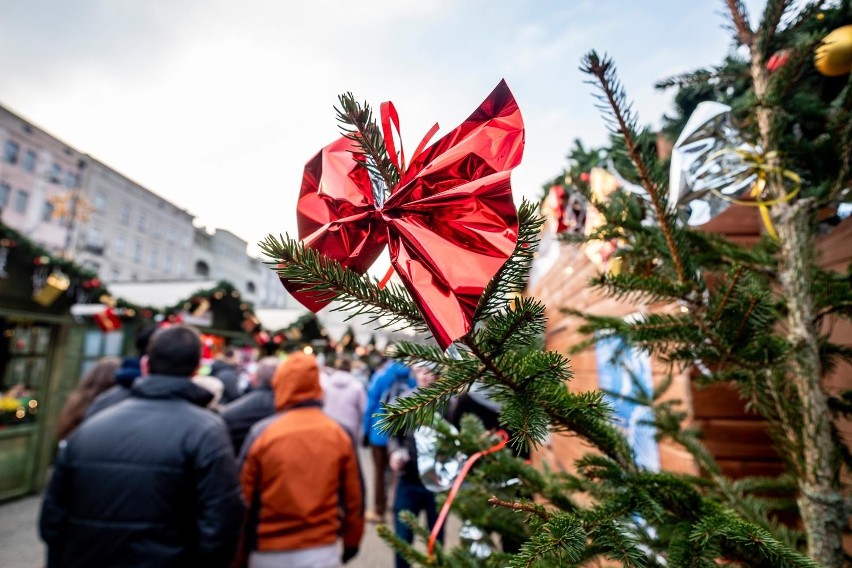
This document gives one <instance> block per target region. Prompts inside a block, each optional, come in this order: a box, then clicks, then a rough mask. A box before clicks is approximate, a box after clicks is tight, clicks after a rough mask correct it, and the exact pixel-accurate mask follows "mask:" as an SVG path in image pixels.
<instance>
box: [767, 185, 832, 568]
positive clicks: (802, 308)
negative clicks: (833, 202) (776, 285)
mask: <svg viewBox="0 0 852 568" xmlns="http://www.w3.org/2000/svg"><path fill="white" fill-rule="evenodd" d="M811 205H812V201H811V200H810V199H800V200H798V201H797V202H795V203H794V204H787V203H784V204H780V205H777V206H776V207H775V208H773V213H774V215H773V216H774V217H775V220H776V224H777V227H776V229H777V231H778V236H779V237H780V238H781V253H780V259H779V265H780V266H779V268H780V280H781V287H782V291H783V294H784V299H785V301H786V303H787V310H788V314H787V325H788V331H787V341H788V342H789V344H790V347H791V349H792V356H791V358H790V362H789V364H790V373H789V377H790V380H791V381H793V382H794V383H795V386H796V390H797V392H798V395H799V402H800V404H801V406H802V408H801V413H802V424H803V430H804V432H803V445H804V447H803V448H802V462H803V463H801V464H800V468H801V470H800V473H799V479H798V484H799V497H798V504H799V511H800V513H801V515H802V523H803V524H804V527H805V532H806V533H807V539H808V552H809V554H810V556H811V557H812V558H813V559H814V560H816V561H817V562H819V563H820V564H822V565H823V566H826V567H827V568H841V566H843V542H842V534H843V528H844V526H845V525H846V521H847V519H846V516H845V514H844V513H845V505H844V501H843V495H842V493H841V490H840V480H839V467H838V463H839V462H838V456H837V452H836V451H835V448H834V439H833V436H832V423H831V414H830V413H829V410H828V401H827V399H826V395H825V392H824V391H823V389H822V385H821V384H820V378H821V377H822V368H821V363H820V358H819V343H818V335H817V330H816V327H815V325H814V307H813V290H812V286H813V282H812V279H811V275H812V274H813V262H814V256H815V254H816V253H815V249H816V247H815V246H814V245H815V243H814V242H813V232H812V230H811V223H812V221H813V219H812V212H811Z"/></svg>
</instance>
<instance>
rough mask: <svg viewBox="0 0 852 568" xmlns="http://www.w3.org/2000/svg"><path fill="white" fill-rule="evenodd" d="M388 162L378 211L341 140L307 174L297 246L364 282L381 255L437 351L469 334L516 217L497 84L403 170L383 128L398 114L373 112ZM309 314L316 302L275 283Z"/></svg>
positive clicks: (510, 140)
mask: <svg viewBox="0 0 852 568" xmlns="http://www.w3.org/2000/svg"><path fill="white" fill-rule="evenodd" d="M381 115H382V125H383V127H384V133H385V144H386V146H387V148H388V153H389V155H390V157H391V159H392V160H393V161H394V163H395V164H396V165H397V167H398V169H399V170H400V181H399V183H398V184H397V185H396V187H393V188H391V192H390V197H388V199H387V201H386V202H385V203H384V205H378V204H377V203H376V202H375V200H374V197H373V189H372V185H371V182H370V176H369V174H368V172H367V170H366V169H365V168H364V167H363V166H362V165H361V164H360V163H359V162H358V161H357V160H356V158H355V157H354V156H353V153H352V152H353V151H355V150H356V148H355V145H354V143H353V142H352V141H350V140H349V139H347V138H344V137H341V138H339V139H338V140H336V141H335V142H333V143H331V144H329V145H328V146H326V147H325V148H323V149H322V150H321V151H320V152H319V153H318V154H317V155H316V156H314V157H313V158H312V159H311V160H310V161H309V162H308V163H307V164H306V165H305V173H304V177H303V178H302V190H301V194H300V196H299V204H298V206H297V218H298V225H299V238H300V239H302V242H303V243H304V244H305V245H306V246H308V247H310V248H312V249H315V250H317V251H319V252H321V253H322V254H324V255H326V256H329V257H331V258H333V259H334V260H336V261H338V262H340V263H341V264H342V265H343V266H345V267H347V268H349V269H351V270H354V271H356V272H358V273H360V274H363V273H365V272H366V271H367V269H368V268H369V267H370V266H371V265H372V264H373V262H374V261H375V260H376V258H377V257H378V256H379V254H380V253H381V252H382V250H383V249H384V246H385V244H387V245H388V246H389V247H390V257H391V264H392V265H393V268H394V269H395V270H396V272H397V274H399V276H400V279H401V280H402V282H403V284H404V285H405V287H406V289H408V291H409V293H410V294H411V296H412V298H413V299H414V301H415V303H416V304H417V306H418V308H419V309H420V312H421V314H422V315H423V319H424V320H425V321H426V323H427V325H428V326H429V329H430V330H431V331H432V334H433V335H434V337H435V339H436V340H437V342H438V344H439V345H441V347H442V348H447V347H448V346H449V345H450V344H451V343H452V342H453V341H454V340H456V339H458V338H459V337H462V336H463V335H465V334H466V333H467V332H468V331H470V327H471V324H472V321H473V315H474V312H475V310H476V307H477V305H478V303H479V300H480V297H481V296H482V293H483V291H484V289H485V286H486V285H487V284H488V282H489V281H490V280H491V278H492V277H493V276H494V275H495V274H496V273H497V271H498V270H499V269H500V267H501V266H503V264H504V263H505V262H506V260H508V259H509V257H510V256H511V254H512V252H513V250H514V247H515V242H516V241H517V238H518V215H517V211H516V210H515V204H514V202H513V200H512V188H511V185H510V183H509V175H510V171H511V170H512V168H514V167H515V166H517V165H518V164H519V163H520V161H521V156H522V155H523V150H524V123H523V119H522V118H521V112H520V110H519V109H518V104H517V103H516V102H515V98H514V97H513V96H512V93H511V91H510V90H509V87H508V86H507V85H506V82H505V81H501V82H500V84H498V85H497V87H496V88H495V89H494V91H492V92H491V94H490V95H488V97H487V98H486V99H485V101H483V103H482V104H481V105H480V106H479V108H478V109H476V111H474V113H473V114H472V115H471V116H470V117H469V118H468V119H467V120H465V121H464V122H463V123H462V124H461V125H460V126H459V127H458V128H456V129H455V130H453V131H451V132H449V133H448V134H447V135H446V136H444V137H443V138H441V139H440V140H438V141H437V142H436V143H435V144H433V145H432V146H430V147H429V148H426V149H424V146H425V144H426V142H427V141H428V138H429V137H431V135H432V134H433V133H434V131H435V130H436V129H437V125H436V127H435V128H433V129H432V131H431V132H430V134H428V135H427V137H426V138H425V139H424V141H423V142H421V144H420V146H419V147H418V148H417V150H415V152H414V154H413V155H412V156H411V159H410V163H409V164H408V165H407V167H406V164H405V157H404V155H403V153H402V151H401V147H400V152H399V156H397V152H396V150H395V144H394V141H393V135H392V132H391V127H392V126H393V127H395V128H396V129H397V131H398V130H399V118H398V116H397V114H396V109H394V108H393V105H392V104H390V103H385V104H383V105H382V107H381ZM281 281H282V282H283V283H284V286H285V287H286V288H287V289H288V290H289V291H290V292H291V293H292V294H293V296H294V297H295V298H296V299H297V300H299V301H300V302H301V303H302V304H304V305H305V307H307V308H308V309H310V310H312V311H314V312H316V311H318V310H320V309H322V308H323V307H324V306H325V305H326V304H328V300H326V299H325V298H324V296H323V295H322V294H318V293H316V292H306V291H305V290H304V289H303V287H300V286H298V285H295V284H292V283H290V282H288V281H286V280H285V279H284V278H282V279H281Z"/></svg>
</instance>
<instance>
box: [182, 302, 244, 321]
mask: <svg viewBox="0 0 852 568" xmlns="http://www.w3.org/2000/svg"><path fill="white" fill-rule="evenodd" d="M241 307H242V306H241ZM208 311H210V300H208V299H206V298H201V299H200V300H199V301H198V304H197V305H196V306H195V309H193V310H192V316H193V317H196V318H200V317H201V316H203V315H204V314H206V313H207V312H208Z"/></svg>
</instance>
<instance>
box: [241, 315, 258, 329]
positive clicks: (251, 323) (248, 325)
mask: <svg viewBox="0 0 852 568" xmlns="http://www.w3.org/2000/svg"><path fill="white" fill-rule="evenodd" d="M240 327H241V328H243V331H245V332H246V333H254V332H255V331H257V330H258V329H259V328H260V320H259V319H257V316H256V315H254V314H253V313H251V312H244V313H243V321H242V323H241V324H240Z"/></svg>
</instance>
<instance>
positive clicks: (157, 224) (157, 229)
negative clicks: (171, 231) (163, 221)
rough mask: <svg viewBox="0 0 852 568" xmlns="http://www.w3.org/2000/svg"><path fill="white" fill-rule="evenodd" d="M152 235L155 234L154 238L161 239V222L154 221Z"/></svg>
mask: <svg viewBox="0 0 852 568" xmlns="http://www.w3.org/2000/svg"><path fill="white" fill-rule="evenodd" d="M151 233H152V234H153V237H154V238H155V239H159V238H160V222H159V221H154V222H153V223H152V224H151Z"/></svg>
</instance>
